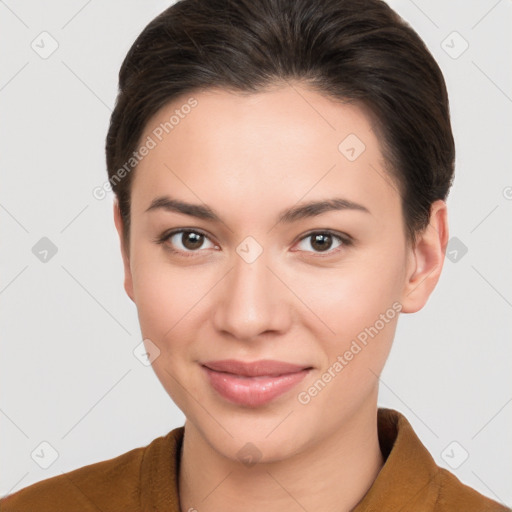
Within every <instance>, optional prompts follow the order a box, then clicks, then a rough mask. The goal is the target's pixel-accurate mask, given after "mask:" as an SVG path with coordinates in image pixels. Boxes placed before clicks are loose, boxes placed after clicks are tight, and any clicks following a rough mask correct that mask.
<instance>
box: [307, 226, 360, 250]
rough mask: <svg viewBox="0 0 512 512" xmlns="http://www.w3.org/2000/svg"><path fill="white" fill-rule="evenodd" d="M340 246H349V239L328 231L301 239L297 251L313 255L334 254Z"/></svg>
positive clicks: (310, 234)
mask: <svg viewBox="0 0 512 512" xmlns="http://www.w3.org/2000/svg"><path fill="white" fill-rule="evenodd" d="M342 245H350V239H348V238H344V237H342V236H340V235H335V234H334V233H330V232H329V231H317V232H315V233H309V234H308V235H306V236H305V237H303V238H302V239H301V240H300V243H299V249H300V250H302V251H306V252H313V253H334V252H336V251H335V250H336V249H337V248H338V247H340V246H342ZM309 248H312V249H313V250H310V249H309ZM331 249H332V250H331Z"/></svg>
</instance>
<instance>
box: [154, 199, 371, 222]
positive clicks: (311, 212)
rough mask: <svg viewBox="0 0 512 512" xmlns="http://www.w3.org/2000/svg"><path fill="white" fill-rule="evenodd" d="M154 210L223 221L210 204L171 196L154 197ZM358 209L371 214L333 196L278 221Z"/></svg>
mask: <svg viewBox="0 0 512 512" xmlns="http://www.w3.org/2000/svg"><path fill="white" fill-rule="evenodd" d="M154 210H165V211H168V212H175V213H182V214H184V215H189V216H191V217H196V218H198V219H203V220H209V221H213V222H222V223H223V221H222V219H221V218H220V216H219V215H218V214H217V213H215V211H214V210H212V209H211V208H210V207H209V206H206V205H200V204H192V203H186V202H185V201H180V200H178V199H173V198H171V197H169V196H161V197H157V198H155V199H153V201H152V202H151V204H150V205H149V207H148V208H147V209H146V212H150V211H154ZM342 210H356V211H361V212H365V213H369V214H371V212H370V210H368V208H366V207H365V206H363V205H361V204H358V203H354V202H353V201H349V200H348V199H342V198H333V199H327V200H323V201H310V202H308V203H303V204H300V205H297V206H293V207H292V208H288V209H286V210H283V211H282V212H280V214H279V215H278V221H277V222H284V223H292V222H296V221H298V220H301V219H305V218H310V217H316V216H318V215H321V214H322V213H325V212H329V211H342Z"/></svg>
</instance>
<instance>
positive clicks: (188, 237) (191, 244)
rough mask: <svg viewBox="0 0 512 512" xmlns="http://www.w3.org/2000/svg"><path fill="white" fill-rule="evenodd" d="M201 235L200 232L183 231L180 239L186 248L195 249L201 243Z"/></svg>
mask: <svg viewBox="0 0 512 512" xmlns="http://www.w3.org/2000/svg"><path fill="white" fill-rule="evenodd" d="M203 236H204V235H201V234H200V233H184V234H183V237H182V240H181V241H182V243H183V245H184V246H185V247H186V248H187V249H197V248H198V247H201V244H202V243H203Z"/></svg>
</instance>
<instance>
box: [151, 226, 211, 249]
mask: <svg viewBox="0 0 512 512" xmlns="http://www.w3.org/2000/svg"><path fill="white" fill-rule="evenodd" d="M161 243H166V244H167V245H169V246H170V247H171V249H172V250H173V251H174V252H182V253H187V252H199V250H200V249H211V248H214V247H215V244H213V242H212V241H211V240H210V239H209V238H208V237H207V236H206V235H205V234H203V233H201V232H200V231H194V230H185V229H180V230H176V231H174V232H172V233H169V234H168V235H165V236H164V237H163V238H162V239H161ZM208 243H209V244H210V245H209V246H208Z"/></svg>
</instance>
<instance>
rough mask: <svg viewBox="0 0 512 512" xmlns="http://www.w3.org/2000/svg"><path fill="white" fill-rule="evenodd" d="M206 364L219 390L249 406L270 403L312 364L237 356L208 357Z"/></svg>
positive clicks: (211, 383)
mask: <svg viewBox="0 0 512 512" xmlns="http://www.w3.org/2000/svg"><path fill="white" fill-rule="evenodd" d="M202 368H203V370H204V372H205V373H206V375H207V377H208V381H209V383H210V385H211V387H212V388H213V389H214V390H215V391H217V393H218V394H220V395H221V396H222V397H223V398H224V399H226V400H228V401H229V402H232V403H236V404H238V405H242V406H246V407H259V406H262V405H264V404H267V403H269V402H270V401H272V400H274V399H275V398H277V397H278V396H280V395H283V394H284V393H286V392H287V391H289V390H291V389H292V388H293V387H295V386H296V385H297V384H298V383H299V382H300V381H301V380H302V379H303V378H304V377H305V376H306V375H307V374H308V373H309V371H310V370H311V367H310V366H304V365H297V364H291V363H286V362H282V361H274V360H260V361H254V362H250V363H246V362H243V361H236V360H234V359H226V360H222V361H207V362H205V363H203V364H202Z"/></svg>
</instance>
